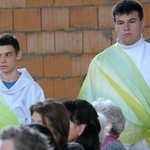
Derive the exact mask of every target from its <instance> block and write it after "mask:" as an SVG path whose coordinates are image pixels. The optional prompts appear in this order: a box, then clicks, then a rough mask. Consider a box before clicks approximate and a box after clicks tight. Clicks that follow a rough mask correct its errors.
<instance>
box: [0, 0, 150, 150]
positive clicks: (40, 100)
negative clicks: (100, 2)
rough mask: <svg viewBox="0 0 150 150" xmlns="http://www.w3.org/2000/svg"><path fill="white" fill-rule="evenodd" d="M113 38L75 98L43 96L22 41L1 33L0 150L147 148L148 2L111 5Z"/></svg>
mask: <svg viewBox="0 0 150 150" xmlns="http://www.w3.org/2000/svg"><path fill="white" fill-rule="evenodd" d="M112 16H113V21H114V28H115V31H116V33H117V35H118V38H117V40H116V43H115V44H114V45H112V46H110V47H108V48H107V49H105V50H104V51H103V52H101V53H99V54H98V55H96V56H95V57H94V58H93V60H92V61H91V63H90V65H89V69H88V72H87V73H86V76H84V81H83V83H82V87H81V89H80V92H79V95H78V97H77V98H76V99H74V100H68V99H66V100H64V101H62V102H61V101H57V100H55V99H48V100H47V99H45V97H44V91H43V90H42V88H41V87H40V86H39V85H38V84H37V83H36V82H35V81H34V79H33V78H32V76H31V75H30V74H29V73H28V71H27V70H26V68H21V69H18V61H19V60H20V59H21V57H22V51H21V50H20V46H19V41H18V39H17V38H16V37H15V36H14V35H12V34H8V33H6V34H2V35H0V116H1V118H0V150H141V149H144V150H150V132H149V130H150V121H149V119H150V101H149V100H150V92H149V88H150V69H148V66H149V63H148V62H149V60H150V37H147V38H146V39H144V38H143V36H142V29H143V28H144V14H143V7H142V5H141V3H140V2H138V1H136V0H121V1H119V2H117V3H116V4H115V5H114V6H113V8H112Z"/></svg>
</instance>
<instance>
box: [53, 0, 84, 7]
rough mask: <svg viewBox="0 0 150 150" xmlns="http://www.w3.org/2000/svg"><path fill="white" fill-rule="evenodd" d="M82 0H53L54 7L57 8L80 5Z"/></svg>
mask: <svg viewBox="0 0 150 150" xmlns="http://www.w3.org/2000/svg"><path fill="white" fill-rule="evenodd" d="M81 4H82V0H63V1H62V0H55V5H57V6H74V5H81Z"/></svg>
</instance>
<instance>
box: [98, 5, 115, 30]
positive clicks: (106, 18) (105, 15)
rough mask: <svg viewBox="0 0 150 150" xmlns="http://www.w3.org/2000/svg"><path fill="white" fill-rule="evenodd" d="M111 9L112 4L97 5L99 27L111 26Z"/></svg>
mask: <svg viewBox="0 0 150 150" xmlns="http://www.w3.org/2000/svg"><path fill="white" fill-rule="evenodd" d="M111 11H112V6H99V7H98V19H99V28H113V19H112V15H111Z"/></svg>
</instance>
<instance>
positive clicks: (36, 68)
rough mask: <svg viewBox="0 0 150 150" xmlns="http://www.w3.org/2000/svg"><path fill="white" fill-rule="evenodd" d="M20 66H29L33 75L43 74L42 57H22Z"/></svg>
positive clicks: (28, 68)
mask: <svg viewBox="0 0 150 150" xmlns="http://www.w3.org/2000/svg"><path fill="white" fill-rule="evenodd" d="M18 67H19V68H27V70H28V71H29V73H30V74H31V75H32V76H43V58H42V57H36V58H35V57H32V58H22V59H21V60H20V61H19V65H18Z"/></svg>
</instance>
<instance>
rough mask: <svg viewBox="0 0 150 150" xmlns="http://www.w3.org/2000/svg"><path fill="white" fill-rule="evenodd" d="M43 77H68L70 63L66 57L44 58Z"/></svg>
mask: <svg viewBox="0 0 150 150" xmlns="http://www.w3.org/2000/svg"><path fill="white" fill-rule="evenodd" d="M43 67H44V76H51V77H53V76H56V77H61V76H63V77H64V76H70V75H71V62H70V58H69V56H67V55H60V56H59V55H58V56H57V55H56V56H45V57H44V66H43Z"/></svg>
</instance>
